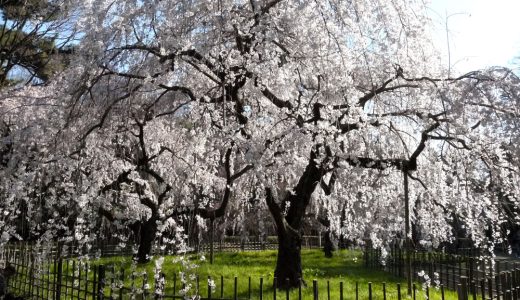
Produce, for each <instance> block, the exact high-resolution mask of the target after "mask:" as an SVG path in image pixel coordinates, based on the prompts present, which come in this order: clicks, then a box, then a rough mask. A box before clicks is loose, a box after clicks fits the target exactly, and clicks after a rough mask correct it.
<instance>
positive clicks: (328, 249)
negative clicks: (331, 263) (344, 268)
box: [323, 229, 336, 258]
mask: <svg viewBox="0 0 520 300" xmlns="http://www.w3.org/2000/svg"><path fill="white" fill-rule="evenodd" d="M323 239H324V243H323V252H325V257H327V258H332V256H333V252H334V250H336V247H335V245H334V241H333V240H332V232H330V229H327V231H325V236H324V238H323Z"/></svg>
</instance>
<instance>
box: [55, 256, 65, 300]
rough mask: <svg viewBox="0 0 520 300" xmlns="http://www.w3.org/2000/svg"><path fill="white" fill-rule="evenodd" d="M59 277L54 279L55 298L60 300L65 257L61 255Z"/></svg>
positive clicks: (58, 267)
mask: <svg viewBox="0 0 520 300" xmlns="http://www.w3.org/2000/svg"><path fill="white" fill-rule="evenodd" d="M57 269H58V270H57V272H58V274H57V277H56V280H55V281H54V299H55V300H59V299H61V279H62V275H63V259H62V258H61V257H60V258H58V266H57Z"/></svg>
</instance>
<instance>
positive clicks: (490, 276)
mask: <svg viewBox="0 0 520 300" xmlns="http://www.w3.org/2000/svg"><path fill="white" fill-rule="evenodd" d="M461 253H463V254H448V253H442V252H426V251H417V250H411V251H410V261H411V275H412V280H414V281H418V282H423V281H425V280H430V281H431V282H432V283H434V284H436V285H440V286H443V287H446V288H449V289H452V290H455V291H457V292H458V293H459V299H467V298H464V297H467V296H468V295H471V296H472V297H473V299H477V295H478V297H479V299H515V300H516V299H520V260H517V261H511V260H506V259H501V258H496V257H484V256H471V255H467V254H471V253H475V250H473V251H466V252H461ZM406 258H407V251H405V250H404V249H402V248H399V247H397V246H395V247H392V248H391V250H390V252H389V253H388V255H387V256H386V257H383V256H382V252H381V250H379V249H372V248H367V249H365V251H364V262H365V266H366V267H370V268H376V269H381V270H385V271H387V272H390V273H392V274H393V275H395V276H399V277H406Z"/></svg>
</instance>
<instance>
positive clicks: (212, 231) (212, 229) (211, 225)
mask: <svg viewBox="0 0 520 300" xmlns="http://www.w3.org/2000/svg"><path fill="white" fill-rule="evenodd" d="M214 223H215V219H213V218H211V219H210V220H209V230H210V234H209V263H210V264H213V249H214V245H213V243H214V240H215V238H214V237H215V227H214V226H215V225H214Z"/></svg>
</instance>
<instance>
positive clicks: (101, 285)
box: [97, 265, 144, 300]
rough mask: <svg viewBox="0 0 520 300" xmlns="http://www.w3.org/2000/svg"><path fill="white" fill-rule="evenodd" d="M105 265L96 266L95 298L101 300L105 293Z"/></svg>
mask: <svg viewBox="0 0 520 300" xmlns="http://www.w3.org/2000/svg"><path fill="white" fill-rule="evenodd" d="M104 289H105V266H104V265H99V266H98V284H97V294H98V296H97V298H98V299H100V300H103V298H104V296H105V294H104ZM143 292H144V291H143Z"/></svg>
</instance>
